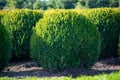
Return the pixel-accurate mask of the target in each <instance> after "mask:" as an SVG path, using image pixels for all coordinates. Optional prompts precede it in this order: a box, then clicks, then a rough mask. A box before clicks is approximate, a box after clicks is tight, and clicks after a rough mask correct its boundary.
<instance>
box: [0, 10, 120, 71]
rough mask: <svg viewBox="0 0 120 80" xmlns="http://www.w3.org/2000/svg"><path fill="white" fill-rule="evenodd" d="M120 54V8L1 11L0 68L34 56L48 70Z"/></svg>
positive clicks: (66, 67) (87, 65)
mask: <svg viewBox="0 0 120 80" xmlns="http://www.w3.org/2000/svg"><path fill="white" fill-rule="evenodd" d="M119 55H120V8H96V9H85V10H81V9H71V10H64V9H57V10H46V11H42V10H27V9H18V10H2V11H0V64H1V65H0V70H2V69H3V68H4V67H5V66H7V65H8V63H9V61H11V60H28V59H32V60H34V61H35V62H36V63H37V64H38V65H39V66H41V67H43V68H44V69H46V70H50V71H59V70H63V69H72V68H79V67H85V68H89V67H91V66H92V65H93V64H94V63H95V62H96V61H97V60H98V59H106V58H111V57H118V56H119Z"/></svg>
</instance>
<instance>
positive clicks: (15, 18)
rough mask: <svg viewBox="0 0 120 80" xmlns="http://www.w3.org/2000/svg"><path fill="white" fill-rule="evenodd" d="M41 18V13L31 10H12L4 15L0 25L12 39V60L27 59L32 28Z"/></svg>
mask: <svg viewBox="0 0 120 80" xmlns="http://www.w3.org/2000/svg"><path fill="white" fill-rule="evenodd" d="M42 16H43V14H42V11H33V10H12V11H8V13H7V14H6V15H4V18H3V19H2V23H3V25H4V26H5V27H6V28H7V30H8V31H9V32H10V35H11V38H12V44H13V50H12V53H13V55H12V59H13V60H15V59H28V58H29V51H30V48H29V45H30V36H31V34H32V28H33V27H34V26H35V24H36V22H37V21H38V20H39V19H40V18H42Z"/></svg>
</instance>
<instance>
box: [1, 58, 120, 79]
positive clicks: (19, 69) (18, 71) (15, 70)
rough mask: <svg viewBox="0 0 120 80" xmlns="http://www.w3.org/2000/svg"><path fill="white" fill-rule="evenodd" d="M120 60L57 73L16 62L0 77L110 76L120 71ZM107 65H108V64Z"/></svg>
mask: <svg viewBox="0 0 120 80" xmlns="http://www.w3.org/2000/svg"><path fill="white" fill-rule="evenodd" d="M119 61H120V59H108V60H102V61H99V62H97V63H96V64H95V65H94V66H93V67H92V68H91V69H85V68H79V69H71V70H63V71H59V72H50V71H45V70H43V69H42V68H41V67H38V66H37V64H36V63H35V62H31V61H27V62H17V63H11V64H10V65H9V66H8V67H6V68H5V70H3V71H2V72H0V76H1V77H17V78H21V77H33V76H36V77H62V76H72V77H74V78H75V77H78V76H82V75H87V76H94V75H99V74H103V73H104V74H110V73H112V72H117V71H119V70H120V65H119V64H117V65H116V64H115V65H114V64H113V63H116V62H117V63H118V62H119ZM108 63H109V64H108Z"/></svg>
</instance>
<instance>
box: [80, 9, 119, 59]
mask: <svg viewBox="0 0 120 80" xmlns="http://www.w3.org/2000/svg"><path fill="white" fill-rule="evenodd" d="M118 10H119V9H117V8H116V9H111V8H98V9H88V10H82V11H79V12H80V13H82V14H83V15H85V16H87V17H88V18H89V19H90V20H91V21H92V22H93V23H94V24H95V25H96V26H97V27H98V29H99V33H100V36H101V42H102V47H101V54H100V59H106V58H111V57H117V56H118V55H117V49H118V34H119V31H120V15H119V14H118Z"/></svg>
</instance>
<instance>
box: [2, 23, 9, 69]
mask: <svg viewBox="0 0 120 80" xmlns="http://www.w3.org/2000/svg"><path fill="white" fill-rule="evenodd" d="M10 57H11V39H10V37H9V34H8V32H7V30H6V29H5V27H4V26H3V24H2V23H1V22H0V71H1V70H2V69H3V68H4V67H5V66H7V65H8V62H9V60H10Z"/></svg>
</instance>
